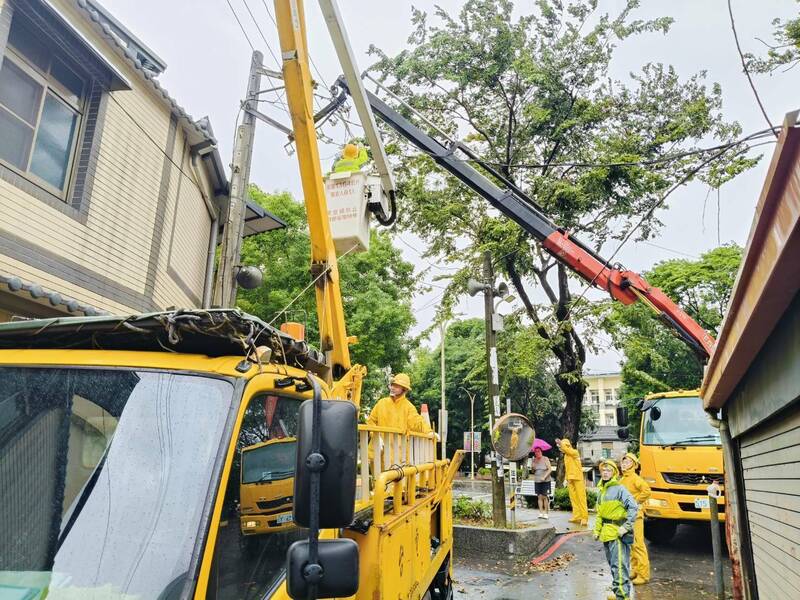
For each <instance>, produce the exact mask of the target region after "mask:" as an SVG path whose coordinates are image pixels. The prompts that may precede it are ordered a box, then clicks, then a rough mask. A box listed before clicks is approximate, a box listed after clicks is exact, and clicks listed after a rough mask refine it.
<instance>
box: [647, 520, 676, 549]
mask: <svg viewBox="0 0 800 600" xmlns="http://www.w3.org/2000/svg"><path fill="white" fill-rule="evenodd" d="M677 530H678V524H677V523H676V522H675V521H672V520H669V519H647V520H646V521H645V522H644V537H646V538H647V539H648V541H650V542H653V543H654V544H668V543H669V542H670V540H672V538H673V537H675V532H676V531H677Z"/></svg>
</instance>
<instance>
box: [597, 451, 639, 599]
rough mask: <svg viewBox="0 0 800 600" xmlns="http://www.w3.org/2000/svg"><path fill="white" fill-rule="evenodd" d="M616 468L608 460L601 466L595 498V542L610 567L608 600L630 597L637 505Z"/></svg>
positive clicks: (615, 465)
mask: <svg viewBox="0 0 800 600" xmlns="http://www.w3.org/2000/svg"><path fill="white" fill-rule="evenodd" d="M618 477H619V469H618V468H617V464H616V463H615V462H614V461H613V460H610V459H606V460H604V461H602V462H601V463H600V478H601V481H600V485H599V489H600V495H599V496H598V498H597V517H596V519H595V522H594V539H596V540H600V541H601V542H603V549H604V550H605V554H606V560H607V561H608V566H609V567H611V578H612V581H611V589H612V590H613V594H609V595H608V600H630V598H631V573H630V569H631V546H632V545H633V524H634V522H635V521H636V515H637V514H638V512H639V505H638V504H636V500H634V499H633V496H632V495H631V493H630V492H629V491H628V490H627V489H626V488H625V486H624V485H622V484H620V482H619V479H618Z"/></svg>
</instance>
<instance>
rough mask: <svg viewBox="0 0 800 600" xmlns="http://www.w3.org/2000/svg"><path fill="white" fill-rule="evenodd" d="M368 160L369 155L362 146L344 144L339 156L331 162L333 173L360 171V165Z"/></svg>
mask: <svg viewBox="0 0 800 600" xmlns="http://www.w3.org/2000/svg"><path fill="white" fill-rule="evenodd" d="M368 162H369V155H368V154H367V149H366V148H364V146H360V145H356V144H352V143H351V144H345V146H344V148H342V154H341V156H340V157H339V158H338V159H336V162H334V163H333V172H334V173H345V172H348V171H349V172H355V171H360V170H361V167H363V166H364V165H365V164H367V163H368Z"/></svg>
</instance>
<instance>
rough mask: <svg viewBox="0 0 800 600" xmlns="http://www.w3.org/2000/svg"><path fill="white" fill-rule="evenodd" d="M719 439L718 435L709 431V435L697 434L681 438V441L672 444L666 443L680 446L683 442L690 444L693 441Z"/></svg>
mask: <svg viewBox="0 0 800 600" xmlns="http://www.w3.org/2000/svg"><path fill="white" fill-rule="evenodd" d="M717 439H719V438H718V437H717V436H716V435H714V434H712V433H709V434H708V435H695V436H693V437H688V438H686V439H683V440H680V441H679V442H672V443H671V444H665V445H667V446H680V445H681V444H689V443H691V442H703V441H705V440H717Z"/></svg>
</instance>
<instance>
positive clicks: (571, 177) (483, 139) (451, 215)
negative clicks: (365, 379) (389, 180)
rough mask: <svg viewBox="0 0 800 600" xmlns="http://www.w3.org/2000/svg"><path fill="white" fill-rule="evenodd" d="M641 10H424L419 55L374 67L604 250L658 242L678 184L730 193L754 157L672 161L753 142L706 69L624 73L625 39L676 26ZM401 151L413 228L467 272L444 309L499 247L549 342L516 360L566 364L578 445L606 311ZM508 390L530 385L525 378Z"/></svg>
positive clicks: (503, 270)
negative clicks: (599, 312) (729, 117)
mask: <svg viewBox="0 0 800 600" xmlns="http://www.w3.org/2000/svg"><path fill="white" fill-rule="evenodd" d="M637 6H638V1H636V0H628V1H627V2H624V3H623V5H622V8H621V9H620V10H619V11H618V12H616V13H614V14H609V13H603V12H601V11H600V10H599V9H598V2H596V0H579V1H574V2H569V3H565V2H561V1H560V0H540V1H539V2H536V3H535V4H533V3H528V4H524V5H523V4H520V6H518V7H517V9H515V7H514V4H513V3H512V2H511V1H510V0H467V1H466V2H464V3H463V4H462V5H461V8H460V10H458V11H456V10H445V9H444V8H437V9H436V10H435V11H434V12H433V13H432V14H431V15H429V14H427V13H424V12H422V11H419V10H414V12H413V16H412V21H413V25H414V31H413V33H412V35H411V37H410V38H409V40H408V47H407V48H406V49H404V50H403V51H401V52H400V53H398V54H397V55H395V56H389V55H387V54H385V53H384V52H382V51H381V50H379V49H377V48H374V47H373V48H372V49H371V52H372V53H373V54H374V55H375V56H376V57H377V59H378V60H377V63H376V65H374V69H375V70H376V71H377V72H378V73H379V75H380V76H381V77H383V78H384V80H385V82H386V84H387V85H388V86H389V87H390V89H391V90H392V91H393V92H394V93H395V94H397V95H398V96H399V97H401V98H403V99H404V100H405V101H406V102H407V103H408V104H410V105H411V106H412V107H414V109H416V110H417V111H419V112H420V113H422V114H423V115H424V116H425V117H426V118H427V119H428V120H429V121H430V122H432V123H435V124H436V125H437V126H438V127H439V128H440V129H441V130H444V131H445V132H447V133H448V134H449V135H450V136H451V137H452V138H453V139H456V140H458V141H463V142H467V143H469V144H470V145H471V147H472V148H473V149H474V150H475V151H476V152H477V153H478V154H480V155H481V156H483V157H484V158H485V159H486V160H487V161H490V162H491V163H492V164H493V165H494V166H495V167H496V169H497V170H499V171H500V172H501V173H502V174H503V175H504V176H505V177H507V178H509V179H511V180H513V181H514V182H515V183H516V184H517V185H519V186H520V187H522V188H524V189H525V190H526V191H527V192H528V193H529V194H530V196H531V197H532V198H534V199H535V201H536V202H537V203H538V204H539V205H541V206H542V207H543V208H544V210H545V211H546V212H547V214H548V215H550V216H551V217H552V218H553V219H554V220H555V221H556V222H557V223H558V224H559V225H560V226H563V227H565V228H567V229H568V230H571V231H573V232H576V233H579V234H580V235H581V237H582V238H583V240H584V242H586V243H587V244H589V245H590V246H592V247H600V246H601V245H602V244H603V243H605V242H611V241H614V240H619V239H621V238H622V237H623V236H624V235H626V233H627V232H628V231H630V230H631V228H632V227H634V226H635V225H636V224H637V223H638V222H639V221H640V219H642V217H645V218H644V220H643V221H642V224H641V227H640V228H639V229H638V230H637V231H636V236H637V237H638V238H643V239H646V238H648V237H650V236H652V235H653V234H654V233H655V232H656V231H657V230H658V229H659V227H660V226H661V223H660V221H659V219H658V211H657V210H655V209H656V208H657V207H658V206H662V205H663V202H664V200H665V198H666V196H667V195H668V194H669V192H670V191H671V190H672V189H674V188H675V187H676V184H678V183H679V182H683V181H689V180H691V179H693V178H701V179H703V180H705V181H707V182H708V183H710V184H712V185H721V184H722V183H723V182H725V181H727V180H729V179H730V178H732V177H734V176H735V175H736V174H738V173H739V172H741V171H742V170H745V169H747V168H750V167H751V166H752V164H753V162H754V161H753V160H751V159H748V160H742V156H741V147H738V148H735V149H731V150H730V151H727V152H722V153H721V154H720V155H719V156H718V157H717V158H716V160H715V161H711V160H709V159H710V156H709V155H708V154H707V153H706V154H682V155H681V157H679V158H677V157H676V158H673V157H674V156H675V155H676V154H677V153H682V152H686V151H693V150H697V149H698V148H700V147H702V146H706V145H709V142H710V140H711V139H715V140H719V141H723V142H726V141H730V140H732V139H734V138H737V137H738V136H739V135H740V133H741V128H740V127H739V125H738V124H737V123H733V122H728V121H726V120H725V119H724V117H723V114H722V91H721V89H720V87H719V86H718V85H716V84H709V83H708V82H707V81H706V76H705V73H704V72H700V73H697V74H694V75H690V76H688V77H681V76H680V75H679V74H678V73H677V72H676V71H675V69H673V68H672V67H670V66H668V65H663V64H645V65H643V66H642V68H641V69H640V70H639V71H638V72H636V73H632V74H631V76H630V78H629V79H627V80H625V81H618V80H614V79H612V78H611V61H612V57H613V55H614V50H615V49H616V47H617V46H618V45H619V44H620V43H623V42H624V41H625V40H626V39H628V38H630V37H633V36H640V35H656V34H658V35H663V34H666V33H667V32H668V30H669V27H670V24H671V19H669V18H667V17H663V18H658V19H653V20H640V19H635V18H633V16H632V13H633V11H634V10H635V9H636V8H637ZM390 148H391V150H392V152H393V160H394V162H395V166H396V173H397V178H398V186H399V191H400V193H401V195H402V196H403V198H404V207H405V208H404V210H403V211H402V212H401V214H400V220H399V223H398V225H399V227H400V228H401V229H403V228H405V229H410V230H413V231H414V232H415V233H416V234H418V235H419V236H420V237H421V238H422V239H423V240H424V241H425V242H426V243H427V244H428V252H427V254H428V255H429V256H435V257H440V258H442V259H444V260H446V261H448V262H460V263H461V264H463V265H465V266H464V268H463V269H462V270H461V271H459V272H458V273H455V274H454V275H453V277H452V278H451V279H450V281H449V292H450V293H449V294H447V295H446V296H445V298H444V300H443V303H442V307H441V312H442V314H443V315H447V314H449V311H450V310H451V307H452V302H453V298H454V297H456V295H457V294H460V293H463V291H464V289H465V287H466V282H467V280H468V278H469V277H470V276H474V275H475V274H476V273H477V272H479V268H480V261H481V253H482V252H484V251H488V252H490V253H491V254H492V256H493V259H494V265H495V269H496V270H497V271H498V272H499V273H500V275H502V276H507V277H508V278H510V280H511V283H512V284H513V286H514V288H515V294H516V296H517V297H518V298H519V299H520V300H521V301H522V302H523V304H524V306H525V314H526V316H527V318H528V319H529V322H530V323H533V331H535V332H536V334H537V335H538V338H539V339H540V341H539V343H537V344H534V345H533V346H532V348H531V355H530V356H520V357H519V360H518V361H516V363H515V364H517V365H520V366H521V368H525V366H526V364H527V363H528V362H529V361H531V362H530V363H529V364H530V366H531V368H535V367H536V365H537V364H538V363H537V362H536V361H537V360H538V359H539V353H538V350H536V351H535V350H534V349H538V348H540V347H543V348H544V349H545V350H546V351H547V352H548V353H549V355H550V357H551V358H553V359H555V362H554V364H553V363H551V367H550V368H551V370H550V373H551V374H552V375H554V379H555V383H556V384H557V386H558V387H559V388H560V391H561V393H562V394H563V397H564V399H565V400H566V407H565V408H564V410H563V412H562V416H561V419H560V424H561V429H562V430H563V431H566V432H567V434H568V436H569V437H571V438H573V439H574V438H575V437H576V436H577V431H578V428H579V426H580V412H581V411H580V405H581V402H582V398H583V395H584V391H585V383H584V380H583V365H584V362H585V360H586V351H587V348H588V349H592V347H593V346H592V340H593V337H594V336H593V335H592V331H593V327H594V326H595V321H594V320H593V316H594V314H593V311H592V310H591V309H587V308H586V306H585V303H583V304H579V303H576V301H575V296H574V295H573V294H574V293H575V291H576V290H573V289H571V285H570V279H569V277H568V275H567V272H566V270H565V268H563V267H562V266H556V265H555V264H554V261H553V259H552V258H551V257H549V255H545V254H544V253H541V252H537V251H536V248H535V245H534V243H533V242H532V240H531V239H530V238H529V237H528V236H527V235H526V234H525V233H524V232H523V231H522V230H521V229H520V227H519V226H517V225H516V224H515V223H512V222H510V221H509V220H507V219H505V218H502V217H498V216H497V214H496V212H495V211H493V210H490V208H489V206H488V205H487V203H486V202H485V200H483V199H481V198H479V197H477V195H476V194H474V193H472V192H470V191H468V190H467V189H466V188H465V187H464V186H462V185H461V184H460V183H459V182H458V181H457V180H456V179H454V178H453V177H450V176H448V175H446V174H444V173H443V172H442V171H441V170H439V169H438V168H436V166H435V164H434V163H433V161H432V159H431V158H430V157H429V156H427V155H425V154H420V153H417V152H415V151H413V150H412V149H411V148H410V146H409V145H408V144H407V142H405V141H404V140H402V139H399V138H395V139H394V142H393V143H392V144H391V146H390ZM707 161H708V164H706V162H707ZM570 163H580V164H581V165H583V166H574V165H572V164H570ZM619 163H625V164H619ZM628 163H634V164H628ZM712 168H713V171H712V170H711V169H712ZM531 283H534V285H535V286H537V287H538V288H539V292H538V296H536V298H546V300H545V301H544V302H543V303H542V304H537V303H536V302H535V301H534V300H532V298H534V296H533V294H532V292H531V291H530V290H529V288H530V285H531ZM580 285H581V288H580V289H583V286H584V285H585V284H584V282H581V284H580ZM576 326H578V327H576ZM579 330H580V331H583V332H584V334H583V335H579V334H578V331H579ZM587 332H588V333H587ZM523 378H525V376H524V375H523ZM508 385H509V386H512V387H513V386H515V385H516V384H514V383H513V382H512V381H511V378H510V379H509V383H508ZM523 395H524V394H523ZM544 396H546V397H548V398H549V395H544ZM531 397H533V395H531ZM548 410H549V409H548Z"/></svg>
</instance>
